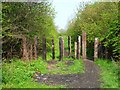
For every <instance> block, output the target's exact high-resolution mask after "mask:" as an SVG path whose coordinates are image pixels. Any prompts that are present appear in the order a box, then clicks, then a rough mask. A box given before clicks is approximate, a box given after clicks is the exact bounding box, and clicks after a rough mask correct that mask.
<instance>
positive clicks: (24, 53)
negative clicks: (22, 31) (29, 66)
mask: <svg viewBox="0 0 120 90" xmlns="http://www.w3.org/2000/svg"><path fill="white" fill-rule="evenodd" d="M26 42H27V41H26V37H25V36H22V59H23V60H24V61H25V60H28V59H29V58H28V52H27V43H26Z"/></svg>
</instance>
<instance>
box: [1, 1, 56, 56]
mask: <svg viewBox="0 0 120 90" xmlns="http://www.w3.org/2000/svg"><path fill="white" fill-rule="evenodd" d="M54 16H55V12H54V9H53V7H52V3H50V2H48V0H41V1H40V2H39V3H37V2H36V3H30V2H26V3H25V2H24V3H21V2H17V3H16V2H12V3H11V2H10V3H9V2H4V3H2V35H3V36H2V38H3V42H2V43H3V51H4V53H5V54H6V53H7V52H8V53H10V50H13V51H16V52H17V51H18V52H20V49H22V48H21V41H20V39H21V38H22V35H25V36H26V37H27V43H31V44H33V38H34V36H35V35H36V36H37V37H38V39H39V42H38V43H40V44H39V45H40V47H41V46H42V44H41V43H42V37H43V35H45V36H46V38H47V48H48V50H49V49H50V46H51V39H50V38H52V36H53V37H54V38H55V41H56V37H57V35H58V34H57V31H56V28H55V25H54V21H53V19H54ZM12 46H13V47H12ZM5 54H4V55H5Z"/></svg>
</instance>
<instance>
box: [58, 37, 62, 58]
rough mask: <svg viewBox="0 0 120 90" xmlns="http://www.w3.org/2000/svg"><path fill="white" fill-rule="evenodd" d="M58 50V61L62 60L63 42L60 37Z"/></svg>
mask: <svg viewBox="0 0 120 90" xmlns="http://www.w3.org/2000/svg"><path fill="white" fill-rule="evenodd" d="M59 50H60V57H59V60H63V40H62V37H60V38H59Z"/></svg>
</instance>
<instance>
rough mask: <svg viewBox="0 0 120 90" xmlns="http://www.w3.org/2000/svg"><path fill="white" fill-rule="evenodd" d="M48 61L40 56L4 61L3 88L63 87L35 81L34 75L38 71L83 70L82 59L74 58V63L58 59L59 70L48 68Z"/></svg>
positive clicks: (68, 72) (79, 71) (73, 71)
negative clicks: (33, 58) (70, 63)
mask: <svg viewBox="0 0 120 90" xmlns="http://www.w3.org/2000/svg"><path fill="white" fill-rule="evenodd" d="M48 65H49V64H48V63H47V62H46V61H44V60H42V59H41V58H40V57H39V58H38V60H32V61H26V62H24V61H22V60H18V59H15V60H12V62H11V63H9V62H3V63H2V87H3V88H63V87H65V86H63V85H57V86H48V85H45V84H44V83H37V82H34V81H33V78H32V76H33V75H34V73H35V72H36V71H39V72H41V73H42V74H49V73H51V74H74V73H81V72H83V64H82V61H81V60H74V64H73V65H66V64H65V60H64V61H58V63H57V64H55V66H57V67H58V68H57V70H54V69H52V70H51V71H49V70H48Z"/></svg>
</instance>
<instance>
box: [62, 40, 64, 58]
mask: <svg viewBox="0 0 120 90" xmlns="http://www.w3.org/2000/svg"><path fill="white" fill-rule="evenodd" d="M62 48H63V57H64V39H63V38H62Z"/></svg>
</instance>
